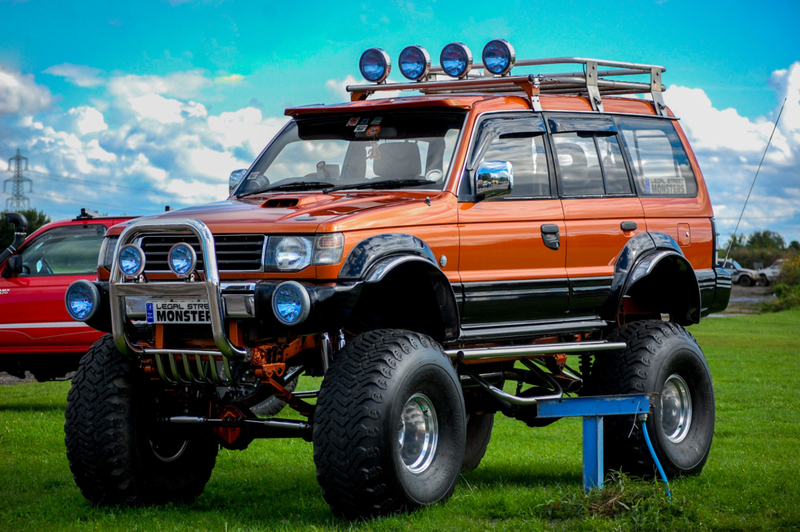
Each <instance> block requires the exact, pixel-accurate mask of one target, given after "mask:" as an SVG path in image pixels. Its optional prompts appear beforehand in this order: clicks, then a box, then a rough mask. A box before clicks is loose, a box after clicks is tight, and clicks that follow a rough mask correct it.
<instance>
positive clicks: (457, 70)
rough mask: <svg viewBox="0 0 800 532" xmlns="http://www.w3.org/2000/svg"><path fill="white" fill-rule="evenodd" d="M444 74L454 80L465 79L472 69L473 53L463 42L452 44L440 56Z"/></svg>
mask: <svg viewBox="0 0 800 532" xmlns="http://www.w3.org/2000/svg"><path fill="white" fill-rule="evenodd" d="M439 62H440V63H441V64H442V70H444V73H445V74H447V75H448V76H450V77H453V78H463V77H464V76H466V75H467V74H468V73H469V69H470V68H472V52H470V50H469V48H467V45H466V44H464V43H461V42H451V43H450V44H448V45H447V46H445V47H444V49H443V50H442V54H441V55H440V56H439Z"/></svg>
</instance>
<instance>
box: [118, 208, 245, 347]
mask: <svg viewBox="0 0 800 532" xmlns="http://www.w3.org/2000/svg"><path fill="white" fill-rule="evenodd" d="M144 233H148V234H153V233H191V234H193V235H194V236H196V237H197V239H198V241H199V242H200V247H201V249H202V252H203V278H202V280H197V281H190V282H189V281H178V282H174V281H168V282H157V283H148V282H125V280H124V277H123V275H122V272H121V271H120V270H119V268H118V266H117V260H118V259H117V256H116V254H115V255H114V263H113V265H112V267H111V279H110V282H109V287H108V290H109V300H110V307H111V309H110V310H111V331H112V335H113V337H114V343H115V344H116V346H117V349H119V350H120V352H122V353H123V354H124V355H127V356H130V357H143V356H155V357H156V360H160V355H162V354H163V355H167V356H169V358H170V359H171V360H174V355H175V351H173V350H167V349H143V348H140V347H137V346H134V345H133V344H131V343H130V341H128V337H127V335H126V334H125V325H126V320H127V316H126V303H125V301H126V299H125V298H126V297H150V296H152V297H197V298H206V299H207V300H208V304H209V312H210V314H211V333H212V337H213V339H214V344H215V345H216V347H217V349H218V350H219V354H221V355H222V356H223V357H225V358H226V359H228V360H236V361H247V360H249V359H250V357H251V353H250V352H249V350H248V349H247V348H242V347H237V346H235V345H233V344H232V343H231V341H230V339H229V338H228V335H227V332H226V331H225V308H224V299H223V296H222V290H221V282H220V277H219V268H218V266H217V255H216V250H215V243H214V235H213V234H212V233H211V230H209V228H208V226H206V224H204V223H203V222H201V221H199V220H196V219H194V218H175V219H171V220H168V221H167V220H140V221H136V222H133V223H131V224H130V225H129V226H128V227H127V228H126V229H125V230H124V231H123V232H122V234H121V235H120V238H119V243H118V244H117V246H118V247H117V249H120V248H121V247H122V246H124V245H126V244H131V243H133V242H134V240H135V239H136V238H137V237H138V236H140V235H142V234H144ZM211 353H213V352H211Z"/></svg>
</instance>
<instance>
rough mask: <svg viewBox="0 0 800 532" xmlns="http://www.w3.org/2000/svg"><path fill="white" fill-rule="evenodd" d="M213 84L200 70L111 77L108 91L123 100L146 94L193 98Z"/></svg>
mask: <svg viewBox="0 0 800 532" xmlns="http://www.w3.org/2000/svg"><path fill="white" fill-rule="evenodd" d="M212 84H213V82H212V81H211V80H210V79H208V78H207V77H206V76H204V75H203V72H202V71H200V70H191V71H189V72H175V73H173V74H169V75H167V76H137V75H134V74H129V75H124V76H115V77H112V78H111V80H110V81H109V83H108V91H109V92H110V93H111V94H112V95H115V96H121V97H123V98H136V97H139V96H146V95H148V94H159V95H165V96H173V97H175V98H193V97H195V96H197V95H198V94H199V92H200V91H201V90H202V89H204V88H206V87H210V86H211V85H212Z"/></svg>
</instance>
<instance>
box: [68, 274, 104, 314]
mask: <svg viewBox="0 0 800 532" xmlns="http://www.w3.org/2000/svg"><path fill="white" fill-rule="evenodd" d="M64 303H65V304H66V306H67V312H68V313H69V315H70V316H72V319H74V320H77V321H86V320H88V319H89V318H91V317H92V316H94V314H95V312H97V308H98V307H99V306H100V292H99V291H98V290H97V287H96V286H95V285H94V283H90V282H89V281H86V280H80V281H75V282H74V283H72V284H71V285H69V288H67V293H66V294H65V295H64Z"/></svg>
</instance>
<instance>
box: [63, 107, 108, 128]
mask: <svg viewBox="0 0 800 532" xmlns="http://www.w3.org/2000/svg"><path fill="white" fill-rule="evenodd" d="M69 115H70V116H73V117H75V119H76V123H77V127H78V130H79V131H80V133H81V135H86V134H87V133H97V132H99V131H105V130H106V129H108V125H107V124H106V122H105V120H104V119H103V113H101V112H100V111H98V110H97V109H95V108H94V107H89V106H81V107H76V108H74V109H70V110H69Z"/></svg>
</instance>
